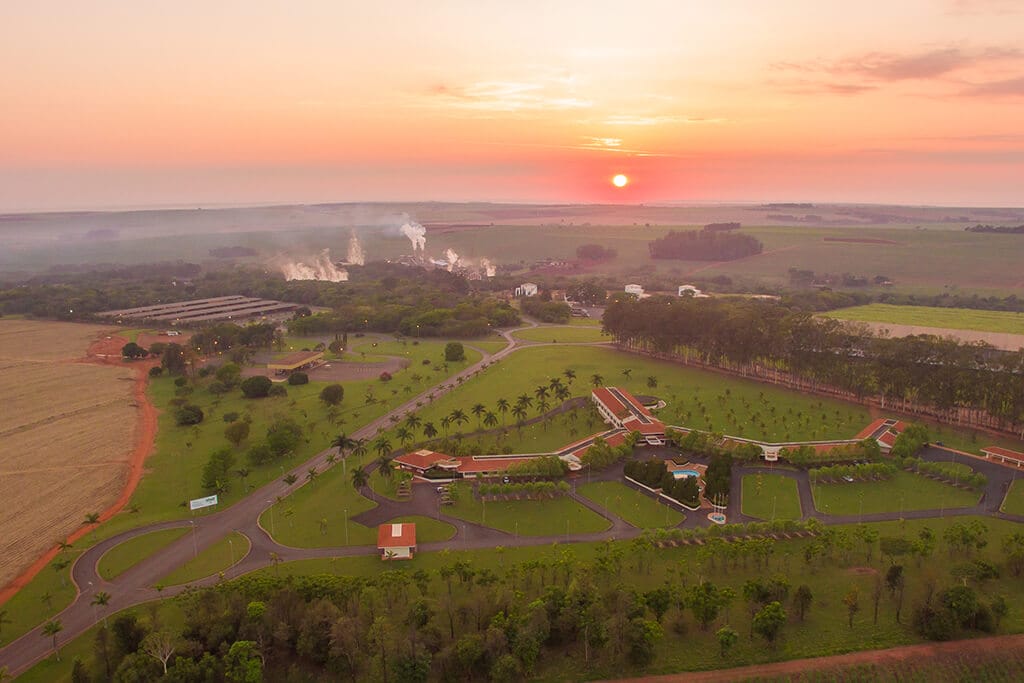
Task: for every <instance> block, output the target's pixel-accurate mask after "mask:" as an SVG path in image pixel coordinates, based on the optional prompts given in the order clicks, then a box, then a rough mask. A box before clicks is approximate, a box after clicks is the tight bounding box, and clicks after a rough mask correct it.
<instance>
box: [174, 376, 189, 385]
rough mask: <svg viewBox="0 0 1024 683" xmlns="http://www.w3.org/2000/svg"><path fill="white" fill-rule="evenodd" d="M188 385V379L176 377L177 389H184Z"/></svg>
mask: <svg viewBox="0 0 1024 683" xmlns="http://www.w3.org/2000/svg"><path fill="white" fill-rule="evenodd" d="M186 384H188V380H187V379H186V378H184V377H175V378H174V386H176V387H183V386H185V385H186Z"/></svg>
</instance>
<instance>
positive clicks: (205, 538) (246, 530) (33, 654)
mask: <svg viewBox="0 0 1024 683" xmlns="http://www.w3.org/2000/svg"><path fill="white" fill-rule="evenodd" d="M528 326H529V327H533V326H536V325H535V324H532V325H528ZM520 329H522V328H520ZM514 331H515V330H509V331H503V332H501V335H502V336H503V337H504V338H505V339H506V340H507V341H508V345H507V346H506V347H505V348H503V349H502V350H500V351H498V352H496V353H494V354H493V355H487V354H484V357H483V358H482V359H481V360H480V361H479V362H477V363H475V364H473V365H471V366H469V367H467V368H466V369H464V370H462V371H461V372H459V373H457V374H455V375H453V376H451V377H449V378H447V379H445V380H443V381H442V382H441V383H440V384H439V385H437V386H435V387H432V388H430V389H428V390H425V391H423V392H422V393H421V394H419V395H418V396H416V397H414V398H412V399H410V400H408V401H406V402H404V403H402V404H401V405H399V406H398V407H396V408H394V409H392V410H391V411H389V412H388V413H386V414H385V415H382V416H381V417H379V418H377V419H376V420H374V421H373V422H371V423H369V424H368V425H366V426H364V427H363V428H361V429H359V430H357V431H356V432H354V433H353V434H352V436H353V437H354V438H370V437H373V436H374V435H375V434H376V433H377V432H378V431H379V430H386V429H388V428H390V427H391V426H392V424H393V423H392V420H391V418H392V417H398V418H399V419H401V418H403V417H404V416H405V415H407V414H408V413H411V412H414V411H416V410H417V409H418V406H417V403H420V404H421V405H422V404H425V403H429V402H430V401H431V400H433V399H435V398H437V397H438V396H440V395H443V394H444V393H446V392H448V391H451V390H452V389H454V388H455V387H456V386H458V378H460V377H462V378H463V379H468V378H469V377H471V376H472V375H474V374H475V373H477V372H478V371H480V370H481V369H483V368H485V367H487V366H488V365H490V364H491V363H494V362H496V361H498V360H501V359H503V358H505V357H507V356H508V355H509V354H511V353H513V352H515V351H516V350H517V349H519V348H522V347H526V346H529V347H533V346H545V345H547V344H545V343H536V342H532V343H530V342H522V341H520V340H517V339H516V338H515V337H513V334H512V333H513V332H514ZM572 345H574V344H568V343H561V344H558V346H572ZM578 345H581V346H594V344H589V343H583V344H578ZM662 450H663V449H662ZM662 450H657V449H645V451H644V453H645V457H651V456H652V455H658V456H670V455H674V453H672V452H671V451H664V452H662ZM332 452H333V449H328V450H325V451H323V452H321V453H319V454H317V455H316V456H314V457H313V458H311V459H310V460H307V461H306V462H304V463H302V464H301V465H298V466H296V467H295V468H293V469H292V470H291V471H290V472H289V473H287V474H294V475H295V476H296V477H297V478H298V481H297V482H296V483H294V484H292V485H288V484H286V483H285V481H284V478H285V477H284V476H282V477H279V478H277V479H275V480H274V481H272V482H270V483H268V484H266V485H264V486H262V487H260V488H259V489H257V490H256V491H254V492H253V493H251V494H250V495H249V496H247V497H246V498H244V499H242V500H241V501H239V502H237V503H235V504H234V505H232V506H231V507H230V508H227V509H226V510H223V511H221V512H217V513H215V514H212V515H208V516H205V517H201V518H198V519H197V520H195V525H194V526H193V525H192V521H191V520H174V521H168V522H162V523H158V524H151V525H149V526H146V527H140V528H137V529H132V530H130V531H126V532H124V533H121V534H118V535H117V536H113V537H111V538H108V539H106V540H104V541H102V542H100V543H98V544H97V545H95V546H93V547H92V548H90V549H89V550H87V551H86V552H85V553H83V554H82V555H81V556H80V557H79V558H78V560H77V561H76V562H75V564H74V566H73V567H72V572H71V574H72V579H73V581H74V583H75V585H76V586H77V587H78V589H79V595H78V596H77V598H76V599H75V601H74V602H73V603H72V604H71V605H70V606H69V607H67V608H66V609H65V610H64V611H62V612H61V613H60V614H59V615H57V617H56V618H57V619H59V620H60V621H61V623H62V624H63V626H64V630H63V632H62V635H61V642H67V641H69V640H71V639H73V638H75V637H76V636H78V635H80V634H81V633H83V632H84V631H85V630H87V629H88V628H90V627H91V626H93V625H94V623H95V619H96V611H95V610H94V608H93V607H92V606H91V605H90V604H89V603H90V601H91V600H92V596H93V595H94V594H95V593H97V592H99V591H105V592H107V593H109V594H110V596H111V599H110V603H109V605H108V606H107V607H106V609H105V610H104V613H106V614H111V613H114V612H116V611H118V610H122V609H125V608H127V607H131V606H133V605H137V604H140V603H142V602H146V601H150V600H155V599H158V598H165V597H170V596H173V595H177V594H178V593H180V592H181V591H183V590H184V586H175V587H168V588H166V589H164V590H163V591H157V590H156V589H154V588H152V586H154V585H155V584H156V582H157V581H158V580H159V579H160V578H161V577H163V576H165V575H166V574H168V573H169V572H171V571H173V570H174V569H176V568H177V567H179V566H181V565H182V564H184V563H185V562H187V561H188V560H189V559H190V558H191V557H192V556H193V554H194V553H195V552H197V551H202V550H203V549H205V548H207V547H209V546H211V545H212V544H214V543H215V542H217V541H218V540H219V539H221V538H223V537H224V536H226V535H227V534H229V533H230V532H232V531H238V532H240V533H242V534H244V535H245V536H246V537H247V538H248V539H249V541H250V543H251V547H250V549H249V551H248V552H247V553H246V555H245V556H244V557H243V558H242V559H241V560H240V561H239V562H238V563H237V564H235V565H234V566H233V567H231V568H229V569H228V570H226V571H225V572H224V577H225V578H229V579H230V578H235V577H238V576H242V575H243V574H247V573H249V572H251V571H254V570H256V569H260V568H263V567H266V566H268V565H270V564H271V563H272V560H271V558H272V556H276V557H278V558H280V559H281V560H283V561H289V560H298V559H309V558H329V557H352V556H357V555H375V554H376V552H377V551H376V548H374V547H372V546H347V547H334V548H292V547H288V546H284V545H281V544H280V543H277V542H276V541H274V540H273V539H272V538H271V536H270V534H268V533H267V532H266V531H265V530H264V529H263V528H262V527H261V526H260V525H259V521H258V520H259V517H260V515H261V514H262V513H263V512H264V511H265V510H266V509H267V508H268V507H269V506H270V505H271V504H272V501H274V500H275V498H276V497H277V496H287V495H288V494H290V493H292V492H294V491H295V490H296V489H298V488H299V487H300V486H302V485H303V484H304V483H305V479H304V475H305V473H306V471H307V470H308V469H309V468H310V467H316V468H317V469H318V470H321V471H323V470H324V469H326V468H327V467H329V466H330V465H329V464H328V463H327V456H328V455H330V454H331V453H332ZM922 457H924V458H925V459H927V460H933V461H949V460H959V461H961V462H965V461H969V464H970V465H971V466H972V467H974V468H975V469H976V470H979V471H981V472H982V473H983V474H985V475H987V476H988V478H989V483H988V486H987V487H986V490H985V493H984V495H983V496H982V497H981V500H980V501H979V503H978V505H976V506H974V507H970V508H960V509H956V510H919V511H910V512H904V513H903V517H904V518H908V519H914V518H927V517H938V516H940V515H942V514H945V515H947V516H948V515H977V514H988V515H996V516H999V517H1002V518H1005V519H1011V520H1014V521H1020V522H1024V517H1020V516H1015V515H1007V514H1004V513H1000V512H998V508H999V505H1000V503H1001V501H1002V498H1003V496H1004V495H1005V491H1006V489H1007V488H1008V487H1009V484H1010V480H1011V479H1012V478H1013V475H1014V473H1013V471H1011V470H1008V469H1007V468H1005V467H1002V466H1000V465H998V464H995V463H993V462H988V461H985V460H981V459H975V458H968V457H966V456H962V455H959V454H957V453H954V452H952V451H948V450H945V449H941V448H938V447H929V448H928V449H927V450H926V451H925V452H924V453H923V454H922ZM371 469H372V467H371ZM759 471H766V472H767V471H771V472H772V473H775V474H781V475H783V476H787V477H791V478H793V479H796V481H797V485H798V488H799V491H800V500H801V505H802V506H803V510H804V515H805V517H814V518H817V519H820V520H821V521H822V522H824V523H826V524H847V523H851V522H857V521H865V522H868V521H882V520H893V519H898V518H899V513H882V514H875V515H863V516H858V515H855V516H852V517H844V516H829V515H824V514H822V513H820V512H818V511H817V510H815V508H814V505H813V497H812V496H811V489H810V482H809V479H808V476H807V473H806V472H801V471H794V470H784V469H776V468H766V467H750V466H745V467H736V468H734V471H733V480H732V501H731V505H730V521H734V522H739V521H752V520H751V519H750V518H746V517H744V516H743V515H742V514H739V510H740V509H741V506H742V499H741V496H742V494H741V491H742V488H741V486H740V481H741V479H742V476H743V475H744V474H750V473H756V472H759ZM622 474H623V473H622V465H621V464H620V465H618V466H615V467H612V468H609V469H608V470H605V471H603V472H600V473H596V474H593V475H585V476H579V477H578V478H577V479H576V480H575V481H576V483H585V482H587V481H622ZM360 493H362V494H363V495H367V496H368V497H369V496H372V492H370V491H369V490H368V489H366V488H364V489H363V490H362V491H360ZM571 495H572V497H573V499H574V500H576V501H578V502H579V503H581V504H583V505H584V506H586V507H587V508H589V509H591V510H593V511H594V512H596V513H597V514H599V515H601V516H602V517H605V518H606V519H607V520H608V521H609V524H610V526H609V528H608V529H607V530H605V531H602V532H597V533H587V534H578V533H572V531H571V529H570V530H569V533H568V534H565V535H559V536H556V537H551V536H522V535H515V534H510V533H507V532H503V531H499V530H497V529H492V528H489V527H484V526H481V525H478V524H474V523H472V522H465V521H463V520H460V519H456V518H453V517H450V516H448V515H446V514H444V512H443V510H442V509H439V506H438V499H437V494H436V492H435V490H434V487H433V486H429V485H416V486H414V487H413V496H412V500H411V501H403V502H395V501H391V500H389V499H386V498H381V497H376V498H375V500H376V501H377V503H378V506H377V507H376V508H374V509H372V510H368V511H366V512H363V513H361V514H359V515H355V516H354V517H353V518H352V519H353V520H354V521H358V522H360V523H362V524H366V525H368V526H373V525H375V524H379V523H382V522H384V521H387V520H389V519H394V518H395V517H398V516H401V515H409V514H417V515H424V516H428V517H436V518H438V519H440V520H442V521H445V522H448V523H450V524H452V525H453V526H454V527H455V528H456V535H455V537H454V538H453V539H452V540H449V541H445V542H438V543H424V544H421V545H420V550H421V551H426V552H429V551H433V550H441V549H443V548H466V549H477V548H492V547H495V546H498V545H501V546H506V547H519V546H534V545H549V544H550V543H552V542H553V541H560V542H569V543H583V542H592V541H603V540H608V539H628V538H634V537H636V536H638V535H640V534H641V530H639V529H637V528H635V527H633V526H631V525H630V524H628V523H627V522H625V521H624V520H622V519H621V518H619V517H617V516H615V515H613V514H611V513H609V512H608V511H607V510H605V509H604V508H602V507H600V506H598V505H595V504H594V503H592V502H591V501H589V500H587V499H586V498H583V497H582V496H579V495H578V494H576V493H575V490H573V492H572V494H571ZM708 524H709V522H708V520H707V518H706V515H704V514H702V513H700V512H697V513H688V514H687V516H686V519H685V520H684V521H683V522H682V523H681V524H680V526H685V527H698V526H707V525H708ZM180 527H190V528H191V531H190V532H189V533H188V534H186V535H184V536H182V537H181V538H180V539H178V540H177V541H175V542H174V543H172V544H170V545H169V546H167V547H166V548H164V549H162V550H161V551H159V552H158V553H155V554H153V555H151V556H149V557H147V558H146V559H144V560H143V561H142V562H140V563H139V564H137V565H135V566H134V567H132V568H131V569H129V570H128V571H126V572H125V573H123V574H121V575H120V576H118V577H117V579H116V580H115V581H112V582H110V581H105V580H103V579H102V578H101V577H100V576H99V574H98V573H97V571H96V564H97V562H98V560H99V559H100V557H101V556H102V555H103V554H104V553H105V552H106V551H108V550H109V549H111V548H113V547H114V546H115V545H118V544H120V543H123V542H124V541H126V540H128V539H130V538H133V537H136V536H140V535H142V534H146V533H149V532H151V531H156V530H160V529H170V528H180ZM219 578H220V577H219V576H210V577H207V578H205V579H203V580H200V581H195V582H193V583H192V584H191V585H197V586H203V585H212V584H214V583H216V582H217V581H218V580H219ZM41 631H42V627H41V626H40V627H38V628H36V629H33V630H32V631H29V632H28V633H26V634H25V635H24V636H22V637H21V638H19V639H18V640H16V641H14V642H13V643H11V644H9V645H8V646H7V647H5V648H4V649H3V650H0V667H2V666H7V667H9V670H10V672H11V673H12V674H14V675H18V674H19V673H21V672H23V671H25V670H26V669H28V668H29V667H30V666H32V665H33V664H34V663H35V662H37V661H38V660H40V659H42V658H43V657H45V656H47V655H49V653H50V649H49V643H50V640H49V639H48V638H43V637H41Z"/></svg>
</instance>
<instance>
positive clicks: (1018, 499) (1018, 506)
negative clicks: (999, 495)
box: [1000, 479, 1024, 515]
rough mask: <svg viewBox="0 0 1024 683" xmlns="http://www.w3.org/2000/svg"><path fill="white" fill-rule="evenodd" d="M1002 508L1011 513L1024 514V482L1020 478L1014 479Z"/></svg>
mask: <svg viewBox="0 0 1024 683" xmlns="http://www.w3.org/2000/svg"><path fill="white" fill-rule="evenodd" d="M1000 509H1001V510H1002V511H1003V512H1008V513H1010V514H1011V515H1024V482H1022V481H1021V480H1019V479H1015V480H1014V481H1013V484H1011V485H1010V490H1009V491H1007V492H1006V498H1004V499H1003V506H1002V507H1001V508H1000Z"/></svg>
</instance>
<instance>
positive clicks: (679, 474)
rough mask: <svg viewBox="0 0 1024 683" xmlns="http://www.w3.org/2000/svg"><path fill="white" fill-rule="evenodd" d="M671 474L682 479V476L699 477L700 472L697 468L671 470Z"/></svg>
mask: <svg viewBox="0 0 1024 683" xmlns="http://www.w3.org/2000/svg"><path fill="white" fill-rule="evenodd" d="M672 476H673V477H675V478H676V479H683V478H684V477H699V476H700V472H698V471H697V470H672Z"/></svg>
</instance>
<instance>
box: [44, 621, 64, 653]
mask: <svg viewBox="0 0 1024 683" xmlns="http://www.w3.org/2000/svg"><path fill="white" fill-rule="evenodd" d="M63 630H64V624H62V623H60V619H54V620H53V621H48V622H46V625H45V626H43V636H46V637H50V638H53V652H54V653H55V654H56V655H57V661H58V662H59V661H60V650H58V649H57V634H58V633H60V632H61V631H63Z"/></svg>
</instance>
